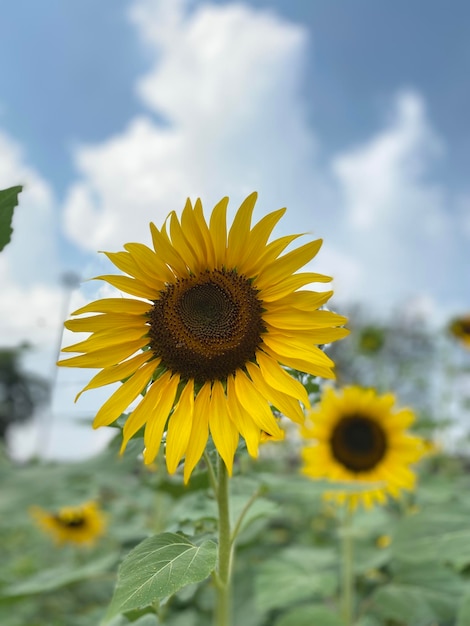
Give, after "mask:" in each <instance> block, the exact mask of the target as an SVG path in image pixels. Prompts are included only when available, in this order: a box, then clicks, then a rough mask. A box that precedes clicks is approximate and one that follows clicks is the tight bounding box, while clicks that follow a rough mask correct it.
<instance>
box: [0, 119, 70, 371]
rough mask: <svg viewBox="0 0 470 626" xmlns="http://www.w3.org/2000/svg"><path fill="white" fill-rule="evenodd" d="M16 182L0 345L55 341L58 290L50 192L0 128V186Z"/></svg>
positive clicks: (0, 279)
mask: <svg viewBox="0 0 470 626" xmlns="http://www.w3.org/2000/svg"><path fill="white" fill-rule="evenodd" d="M18 184H22V185H24V190H23V192H22V193H21V194H20V196H19V205H18V206H17V207H16V209H15V212H14V217H13V234H12V238H11V242H10V243H9V244H8V245H7V246H6V247H5V248H4V249H3V251H2V252H1V253H0V283H1V285H2V296H1V298H0V345H4V346H5V345H8V346H13V345H18V344H19V343H21V342H24V341H28V342H30V343H32V344H33V345H36V346H50V345H51V342H53V344H54V345H56V344H57V334H58V329H59V327H60V324H59V315H60V309H61V307H60V302H61V290H60V288H59V286H58V279H59V276H58V269H57V268H58V262H57V252H56V241H57V227H56V219H55V212H54V198H53V193H52V190H51V188H50V186H49V185H48V183H47V182H46V181H45V180H44V179H43V178H42V177H41V176H40V174H39V173H38V172H37V171H36V170H35V169H34V168H32V167H31V166H29V165H28V163H27V161H26V158H25V156H24V154H23V151H22V149H21V146H20V145H19V144H18V143H17V142H15V141H14V140H13V139H12V138H10V137H8V136H7V135H6V134H5V133H2V132H1V131H0V189H4V188H8V187H12V186H15V185H18ZM51 280H55V283H56V284H52V285H51V284H50V281H51ZM51 366H52V363H51Z"/></svg>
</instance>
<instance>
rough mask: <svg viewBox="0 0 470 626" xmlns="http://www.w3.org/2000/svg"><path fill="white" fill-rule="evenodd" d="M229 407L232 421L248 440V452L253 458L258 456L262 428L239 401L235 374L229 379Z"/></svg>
mask: <svg viewBox="0 0 470 626" xmlns="http://www.w3.org/2000/svg"><path fill="white" fill-rule="evenodd" d="M227 397H228V399H229V401H228V409H229V413H230V417H231V419H232V422H233V423H234V424H235V426H236V428H237V429H238V430H239V432H240V434H241V436H242V437H243V439H244V440H245V441H246V447H247V449H248V454H249V455H250V456H252V457H253V458H256V457H257V456H258V448H259V443H260V429H259V428H258V426H257V425H256V424H255V422H254V420H253V418H252V417H251V415H250V414H249V413H248V411H246V410H245V409H244V408H243V407H242V405H241V404H240V403H239V401H238V398H237V395H236V393H235V381H234V378H233V376H229V377H228V379H227Z"/></svg>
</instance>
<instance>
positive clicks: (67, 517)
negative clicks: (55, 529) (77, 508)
mask: <svg viewBox="0 0 470 626" xmlns="http://www.w3.org/2000/svg"><path fill="white" fill-rule="evenodd" d="M56 518H57V521H58V522H59V523H60V524H61V525H62V526H66V527H67V528H81V527H82V526H85V518H84V517H83V515H79V514H70V513H67V514H64V513H62V514H61V513H59V514H58V515H57V516H56Z"/></svg>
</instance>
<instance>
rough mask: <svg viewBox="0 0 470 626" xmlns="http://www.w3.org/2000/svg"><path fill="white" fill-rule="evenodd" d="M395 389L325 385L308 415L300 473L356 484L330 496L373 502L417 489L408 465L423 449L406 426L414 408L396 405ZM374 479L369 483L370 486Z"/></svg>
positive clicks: (355, 502)
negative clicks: (379, 391) (337, 388)
mask: <svg viewBox="0 0 470 626" xmlns="http://www.w3.org/2000/svg"><path fill="white" fill-rule="evenodd" d="M394 404H395V397H394V395H393V394H391V393H387V394H384V395H377V393H376V392H375V390H373V389H363V388H361V387H356V386H351V387H345V388H344V389H343V390H342V391H339V392H335V391H334V390H333V389H332V388H327V389H326V390H325V392H324V394H323V396H322V399H321V402H320V404H319V405H318V407H317V408H316V409H315V410H313V411H312V412H311V413H310V415H309V421H308V423H307V424H306V425H305V426H304V427H303V429H302V436H303V437H304V438H305V439H306V440H312V445H308V444H307V445H306V446H305V447H304V448H303V450H302V456H303V462H304V464H303V468H302V472H303V473H304V474H306V475H307V476H309V477H311V478H327V479H330V480H332V481H338V482H344V483H352V484H353V485H357V486H358V490H357V492H356V491H349V490H348V491H343V492H341V491H338V492H331V493H327V494H326V497H327V498H328V499H332V500H336V501H337V502H339V503H344V502H346V503H348V504H349V505H350V507H351V508H355V507H356V506H357V505H358V504H359V503H362V504H364V506H365V507H370V506H371V505H372V504H374V503H375V502H378V503H384V502H385V501H386V499H387V496H392V497H393V498H399V497H400V493H401V491H402V490H403V489H413V487H414V485H415V474H414V473H413V472H412V470H411V469H410V465H411V464H412V463H414V462H416V461H418V460H419V459H420V458H421V457H422V456H424V454H425V447H424V445H423V442H422V441H421V439H420V438H419V437H416V436H414V435H410V434H409V433H407V432H406V429H407V428H408V427H409V426H410V425H411V424H412V423H413V421H414V414H413V412H412V411H411V410H410V409H400V410H395V409H394ZM368 484H370V485H371V486H370V488H368Z"/></svg>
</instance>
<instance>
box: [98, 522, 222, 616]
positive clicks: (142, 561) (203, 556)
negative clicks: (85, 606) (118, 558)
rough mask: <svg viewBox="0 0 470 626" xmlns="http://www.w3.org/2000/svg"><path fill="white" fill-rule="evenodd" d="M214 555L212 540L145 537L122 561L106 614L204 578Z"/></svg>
mask: <svg viewBox="0 0 470 626" xmlns="http://www.w3.org/2000/svg"><path fill="white" fill-rule="evenodd" d="M216 558H217V546H216V544H215V543H214V542H213V541H204V543H202V544H201V545H199V546H198V545H195V544H194V543H192V542H191V541H189V539H187V538H186V537H183V536H181V535H177V534H173V533H162V534H161V535H156V536H155V537H149V538H148V539H146V540H145V541H143V542H142V543H141V544H139V545H138V546H137V547H136V548H134V550H132V552H130V554H129V555H128V556H127V557H126V559H125V560H124V561H123V562H122V564H121V566H120V568H119V573H118V582H117V585H116V589H115V592H114V596H113V599H112V601H111V605H110V607H109V610H108V613H107V618H108V619H110V618H112V617H113V616H115V615H117V614H118V613H124V612H125V611H130V610H132V609H138V608H142V607H145V606H148V605H150V604H153V603H154V602H157V601H159V600H162V599H163V598H167V597H168V596H171V595H172V594H174V593H175V592H176V591H178V590H179V589H181V588H182V587H184V586H186V585H189V584H191V583H197V582H200V581H202V580H204V579H205V578H207V576H209V574H210V573H211V572H212V571H213V569H214V568H215V564H216Z"/></svg>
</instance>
